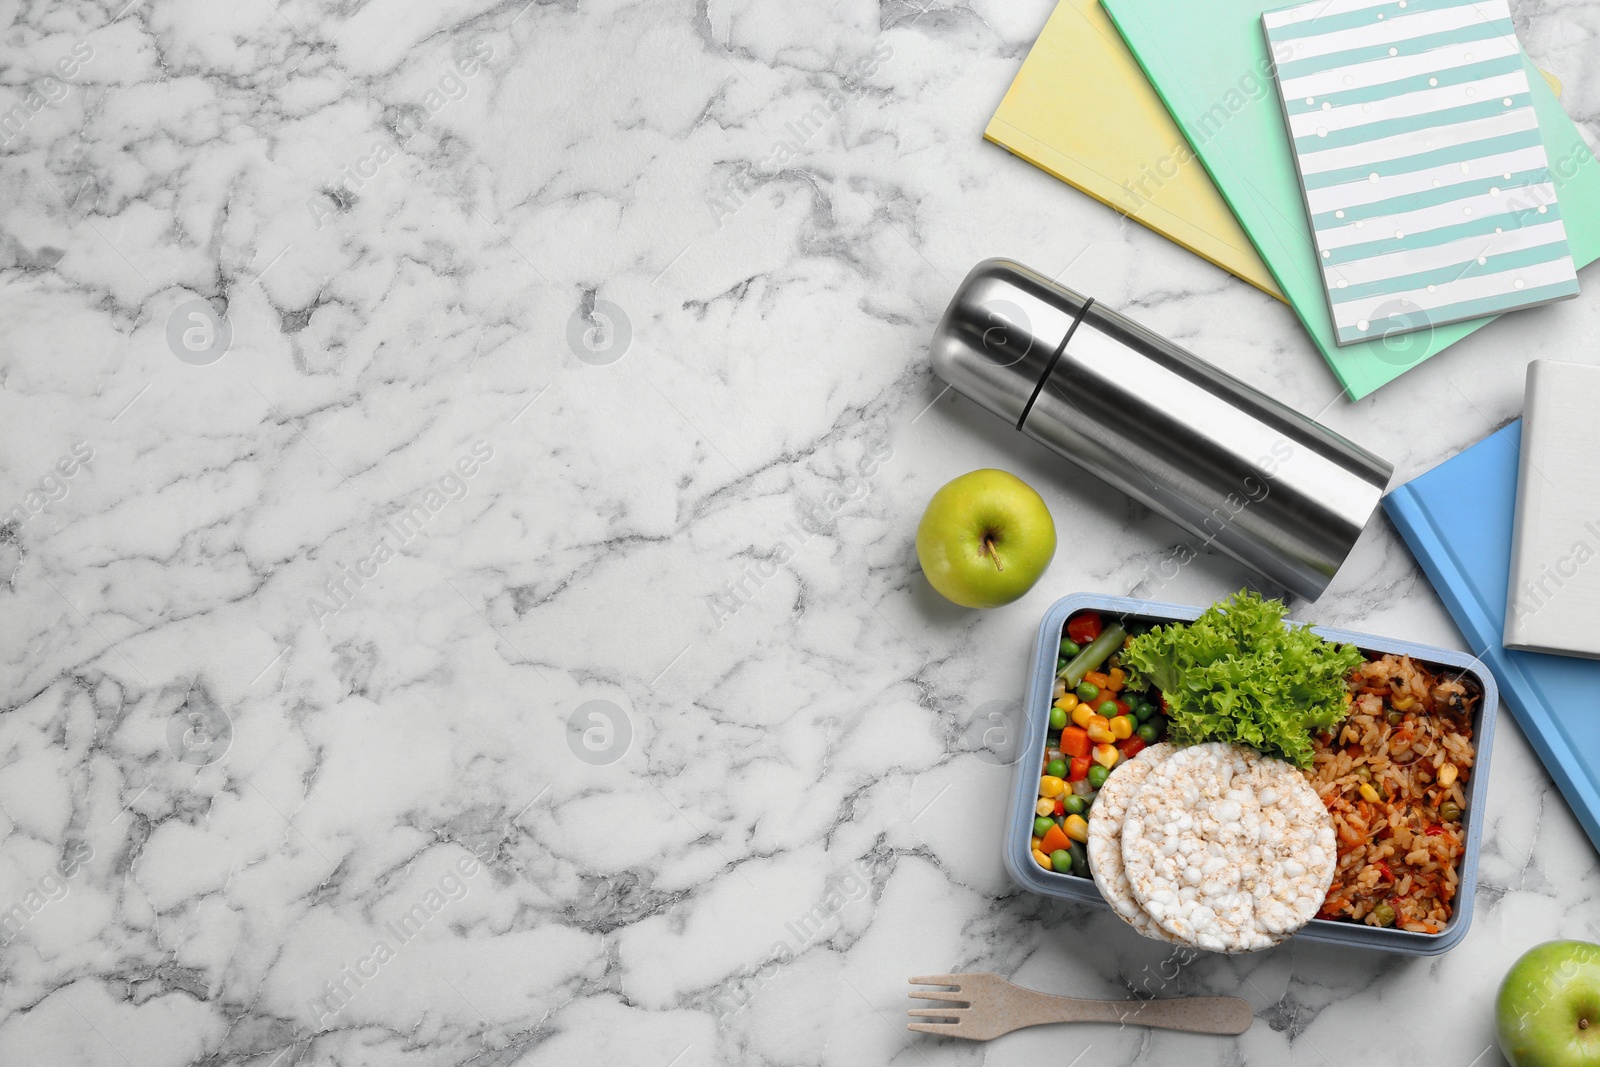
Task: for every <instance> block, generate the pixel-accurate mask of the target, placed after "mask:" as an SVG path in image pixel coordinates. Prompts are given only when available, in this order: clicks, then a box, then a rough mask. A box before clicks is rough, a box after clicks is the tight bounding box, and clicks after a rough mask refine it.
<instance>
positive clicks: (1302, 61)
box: [1262, 0, 1578, 345]
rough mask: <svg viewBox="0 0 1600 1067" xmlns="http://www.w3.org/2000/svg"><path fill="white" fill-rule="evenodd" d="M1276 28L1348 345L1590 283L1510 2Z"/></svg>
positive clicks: (1384, 5)
mask: <svg viewBox="0 0 1600 1067" xmlns="http://www.w3.org/2000/svg"><path fill="white" fill-rule="evenodd" d="M1262 24H1263V26H1264V28H1265V30H1266V36H1267V46H1268V48H1269V50H1270V51H1271V53H1272V58H1273V62H1274V66H1275V69H1276V74H1277V79H1278V94H1279V97H1280V99H1281V100H1282V103H1283V110H1284V117H1285V119H1286V121H1287V123H1288V127H1289V136H1290V138H1291V139H1292V141H1293V143H1294V157H1295V165H1296V166H1297V167H1298V169H1299V174H1300V183H1301V186H1302V189H1303V192H1304V196H1305V205H1306V213H1307V215H1308V216H1309V218H1310V220H1311V229H1312V236H1313V239H1314V243H1315V245H1316V249H1317V254H1318V255H1319V256H1320V257H1321V260H1322V262H1321V264H1320V265H1321V268H1322V278H1323V284H1324V285H1325V287H1326V288H1327V293H1328V305H1329V310H1330V311H1331V313H1332V316H1333V324H1334V329H1335V335H1336V339H1337V341H1338V343H1339V344H1340V345H1348V344H1355V343H1358V342H1361V341H1367V340H1371V339H1372V338H1374V337H1383V336H1388V335H1392V334H1398V333H1406V332H1409V331H1412V330H1423V329H1430V328H1432V327H1435V326H1442V325H1445V324H1446V323H1452V322H1460V321H1462V320H1465V319H1474V318H1478V317H1480V316H1483V315H1493V314H1497V313H1499V312H1503V311H1513V310H1516V309H1518V308H1525V307H1532V306H1534V305H1536V304H1544V303H1548V302H1550V301H1552V300H1562V299H1565V298H1567V297H1571V296H1576V295H1577V292H1578V277H1577V273H1576V271H1575V269H1574V267H1573V263H1572V254H1571V251H1570V249H1569V248H1568V246H1567V233H1566V227H1565V226H1564V225H1563V224H1562V221H1561V210H1560V205H1558V204H1557V203H1556V194H1555V187H1554V186H1553V185H1552V184H1551V176H1550V170H1549V160H1548V159H1547V158H1546V155H1545V149H1544V142H1543V140H1542V139H1541V138H1540V134H1539V121H1538V118H1537V116H1536V115H1535V113H1534V109H1533V102H1532V97H1531V96H1530V95H1529V91H1528V75H1527V71H1526V69H1525V68H1524V66H1523V62H1522V53H1521V51H1520V49H1519V48H1518V45H1517V38H1516V32H1515V30H1514V29H1513V27H1512V24H1511V10H1510V8H1509V6H1508V4H1507V0H1475V2H1474V0H1387V2H1381V3H1380V2H1374V0H1312V2H1311V3H1304V4H1298V5H1296V6H1294V7H1288V8H1284V9H1282V10H1280V11H1269V12H1267V13H1266V14H1264V15H1263V16H1262Z"/></svg>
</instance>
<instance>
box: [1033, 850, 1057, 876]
mask: <svg viewBox="0 0 1600 1067" xmlns="http://www.w3.org/2000/svg"><path fill="white" fill-rule="evenodd" d="M1033 862H1035V863H1037V864H1038V865H1039V866H1041V867H1043V868H1044V869H1045V870H1047V871H1053V870H1055V868H1054V867H1052V866H1050V857H1049V856H1046V855H1045V854H1044V853H1043V852H1040V851H1039V850H1038V849H1034V850H1033Z"/></svg>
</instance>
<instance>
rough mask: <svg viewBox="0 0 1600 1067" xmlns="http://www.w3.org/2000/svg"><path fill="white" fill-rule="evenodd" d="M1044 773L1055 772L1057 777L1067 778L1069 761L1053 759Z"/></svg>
mask: <svg viewBox="0 0 1600 1067" xmlns="http://www.w3.org/2000/svg"><path fill="white" fill-rule="evenodd" d="M1044 773H1046V774H1053V775H1055V776H1056V777H1057V778H1065V777H1066V776H1067V761H1066V760H1064V759H1053V760H1051V761H1050V765H1049V766H1048V767H1046V768H1045V769H1044Z"/></svg>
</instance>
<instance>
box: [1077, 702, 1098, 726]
mask: <svg viewBox="0 0 1600 1067" xmlns="http://www.w3.org/2000/svg"><path fill="white" fill-rule="evenodd" d="M1094 717H1095V715H1094V709H1093V708H1091V707H1090V706H1089V705H1087V704H1081V703H1080V704H1078V705H1076V706H1075V707H1074V708H1073V709H1072V725H1074V726H1079V727H1083V728H1087V727H1088V725H1089V720H1090V719H1092V718H1094Z"/></svg>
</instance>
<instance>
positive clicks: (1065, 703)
mask: <svg viewBox="0 0 1600 1067" xmlns="http://www.w3.org/2000/svg"><path fill="white" fill-rule="evenodd" d="M1077 706H1078V694H1076V693H1067V694H1065V695H1064V696H1061V697H1059V698H1057V700H1056V707H1058V708H1060V709H1061V710H1062V711H1065V712H1067V713H1068V714H1071V712H1072V709H1073V708H1075V707H1077Z"/></svg>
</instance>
